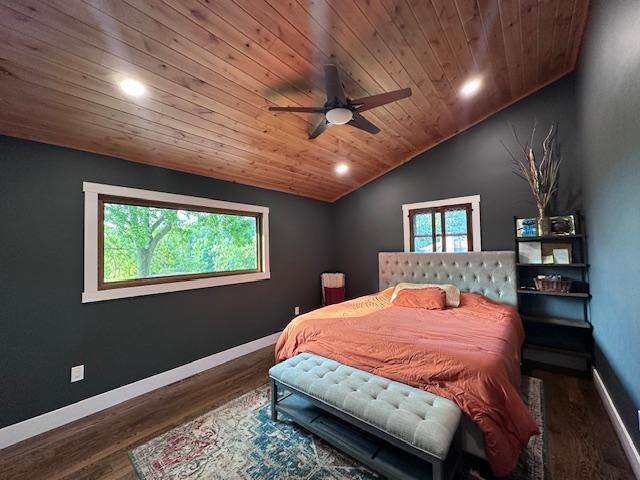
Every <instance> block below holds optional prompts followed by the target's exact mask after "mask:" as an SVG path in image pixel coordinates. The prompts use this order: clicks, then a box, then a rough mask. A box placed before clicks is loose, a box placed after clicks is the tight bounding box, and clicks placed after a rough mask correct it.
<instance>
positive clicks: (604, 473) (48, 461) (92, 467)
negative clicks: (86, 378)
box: [0, 347, 633, 480]
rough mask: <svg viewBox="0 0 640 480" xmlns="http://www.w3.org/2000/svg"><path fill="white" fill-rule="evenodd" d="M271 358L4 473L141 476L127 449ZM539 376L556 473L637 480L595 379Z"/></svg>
mask: <svg viewBox="0 0 640 480" xmlns="http://www.w3.org/2000/svg"><path fill="white" fill-rule="evenodd" d="M272 363H273V347H269V348H265V349H263V350H260V351H258V352H255V353H253V354H251V355H247V356H245V357H242V358H240V359H237V360H234V361H233V362H230V363H227V364H225V365H222V366H220V367H217V368H214V369H212V370H209V371H207V372H204V373H202V374H200V375H196V376H195V377H192V378H189V379H187V380H184V381H182V382H179V383H177V384H174V385H170V386H168V387H164V388H162V389H159V390H156V391H154V392H151V393H149V394H147V395H144V396H142V397H138V398H135V399H133V400H130V401H128V402H126V403H122V404H120V405H117V406H115V407H113V408H111V409H109V410H106V411H103V412H100V413H97V414H95V415H92V416H90V417H87V418H84V419H81V420H78V421H77V422H74V423H73V424H70V425H66V426H64V427H61V428H58V429H56V430H53V431H51V432H47V433H45V434H42V435H40V436H38V437H35V438H33V439H29V440H26V441H24V442H22V443H20V444H18V445H14V446H12V447H9V448H7V449H5V450H0V478H2V479H12V480H18V479H29V480H33V479H47V480H56V479H66V480H70V479H74V480H79V479H98V478H100V479H110V480H115V479H119V480H120V479H135V478H136V476H135V473H134V472H133V469H132V467H131V464H130V463H129V459H128V457H127V451H128V450H129V449H131V448H132V447H134V446H136V445H139V444H141V443H144V442H145V441H147V440H149V439H151V438H153V437H155V436H157V435H159V434H161V433H163V432H165V431H167V430H169V429H171V428H173V427H175V426H177V425H180V424H182V423H185V422H186V421H188V420H190V419H192V418H194V417H196V416H198V415H200V414H202V413H205V412H207V411H209V410H212V409H214V408H216V407H218V406H220V405H222V404H224V403H225V402H227V401H229V400H230V399H232V398H235V397H237V396H239V395H241V394H242V393H245V392H247V391H249V390H251V389H254V388H256V387H258V386H259V385H261V384H263V383H265V382H266V380H267V370H268V369H269V367H270V366H271V365H272ZM534 374H535V376H538V377H540V378H542V379H543V380H544V395H545V404H546V418H547V429H548V442H549V443H548V446H549V450H548V451H549V463H550V471H551V478H552V479H553V480H578V479H589V480H591V479H594V480H595V479H620V480H622V479H624V480H628V479H632V478H633V475H632V473H631V469H630V467H629V465H628V463H627V461H626V459H625V457H624V454H623V452H622V447H621V446H620V443H619V442H618V439H617V437H616V436H615V433H614V431H613V427H612V426H611V424H610V422H609V420H608V418H607V416H606V413H605V411H604V408H603V406H602V404H601V402H600V398H599V397H598V394H597V392H596V390H595V387H594V386H593V383H592V382H591V381H589V380H585V379H578V378H573V377H565V376H562V375H559V374H553V373H547V372H542V371H535V372H534Z"/></svg>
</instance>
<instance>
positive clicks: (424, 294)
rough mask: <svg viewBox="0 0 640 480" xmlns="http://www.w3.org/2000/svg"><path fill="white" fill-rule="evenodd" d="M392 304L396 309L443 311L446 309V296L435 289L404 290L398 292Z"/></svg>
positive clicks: (441, 291) (440, 290) (442, 291)
mask: <svg viewBox="0 0 640 480" xmlns="http://www.w3.org/2000/svg"><path fill="white" fill-rule="evenodd" d="M392 303H393V304H394V305H395V306H397V307H410V308H424V309H426V310H444V309H445V308H446V307H447V294H446V293H445V291H444V290H442V289H441V288H435V287H427V288H405V289H404V290H401V291H400V292H398V295H396V297H395V298H394V299H393V302H392Z"/></svg>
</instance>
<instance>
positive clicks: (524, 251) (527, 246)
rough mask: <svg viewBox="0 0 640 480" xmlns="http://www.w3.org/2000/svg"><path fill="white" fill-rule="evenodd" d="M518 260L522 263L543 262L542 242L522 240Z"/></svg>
mask: <svg viewBox="0 0 640 480" xmlns="http://www.w3.org/2000/svg"><path fill="white" fill-rule="evenodd" d="M518 261H519V262H520V263H522V264H534V265H536V264H542V243H541V242H522V245H520V249H519V258H518Z"/></svg>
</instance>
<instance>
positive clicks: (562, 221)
mask: <svg viewBox="0 0 640 480" xmlns="http://www.w3.org/2000/svg"><path fill="white" fill-rule="evenodd" d="M549 221H550V222H551V235H552V236H558V237H561V236H563V235H575V234H576V219H575V215H560V216H556V217H549Z"/></svg>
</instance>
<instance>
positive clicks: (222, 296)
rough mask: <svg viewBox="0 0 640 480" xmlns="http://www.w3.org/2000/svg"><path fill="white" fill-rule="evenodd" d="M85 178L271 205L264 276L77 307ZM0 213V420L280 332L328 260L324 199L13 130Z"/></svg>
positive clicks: (2, 150) (3, 163)
mask: <svg viewBox="0 0 640 480" xmlns="http://www.w3.org/2000/svg"><path fill="white" fill-rule="evenodd" d="M83 181H90V182H98V183H107V184H114V185H123V186H130V187H136V188H144V189H150V190H158V191H162V192H171V193H180V194H185V195H195V196H201V197H208V198H214V199H220V200H228V201H234V202H242V203H252V204H257V205H264V206H267V207H269V208H270V209H271V210H270V218H269V220H270V248H271V279H270V280H266V281H261V282H255V283H247V284H241V285H229V286H224V287H216V288H207V289H201V290H191V291H185V292H176V293H168V294H161V295H150V296H145V297H137V298H128V299H121V300H110V301H105V302H97V303H89V304H82V303H81V302H80V295H81V293H82V289H83V284H82V279H83V212H84V210H83V209H84V204H83V193H82V182H83ZM0 219H1V223H0V225H1V226H0V427H3V426H6V425H9V424H12V423H15V422H18V421H21V420H24V419H26V418H29V417H33V416H35V415H38V414H41V413H44V412H47V411H49V410H53V409H55V408H59V407H62V406H64V405H68V404H70V403H73V402H77V401H79V400H81V399H84V398H87V397H90V396H92V395H96V394H98V393H101V392H104V391H107V390H110V389H113V388H116V387H119V386H122V385H125V384H127V383H131V382H134V381H136V380H140V379H142V378H145V377H148V376H150V375H154V374H156V373H159V372H162V371H165V370H169V369H171V368H174V367H177V366H179V365H183V364H186V363H188V362H191V361H193V360H196V359H198V358H202V357H205V356H207V355H211V354H213V353H216V352H219V351H222V350H225V349H227V348H230V347H233V346H236V345H240V344H242V343H245V342H248V341H251V340H254V339H257V338H260V337H264V336H265V335H269V334H271V333H274V332H277V331H279V330H281V329H282V328H283V326H284V325H286V323H287V322H288V321H289V320H290V319H291V317H292V316H293V315H292V313H293V307H294V306H295V305H300V306H301V307H302V310H303V311H304V310H309V309H311V308H315V307H317V306H318V305H319V303H320V283H319V282H320V279H319V275H320V273H321V272H322V271H324V270H326V269H329V268H330V267H332V265H331V260H332V258H333V250H332V245H334V242H333V238H332V236H331V230H332V216H331V205H329V204H327V203H323V202H318V201H314V200H309V199H305V198H302V197H297V196H293V195H287V194H284V193H278V192H273V191H268V190H263V189H259V188H252V187H247V186H243V185H238V184H234V183H229V182H223V181H218V180H213V179H208V178H204V177H198V176H195V175H189V174H183V173H179V172H174V171H170V170H165V169H161V168H154V167H149V166H144V165H139V164H135V163H132V162H127V161H124V160H118V159H115V158H110V157H104V156H100V155H94V154H90V153H86V152H80V151H75V150H69V149H65V148H58V147H54V146H50V145H44V144H40V143H34V142H28V141H22V140H18V139H14V138H9V137H0ZM81 363H83V364H85V368H86V372H85V380H84V381H82V382H78V383H74V384H71V383H70V382H69V369H70V367H71V366H73V365H76V364H81Z"/></svg>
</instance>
